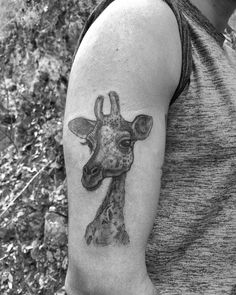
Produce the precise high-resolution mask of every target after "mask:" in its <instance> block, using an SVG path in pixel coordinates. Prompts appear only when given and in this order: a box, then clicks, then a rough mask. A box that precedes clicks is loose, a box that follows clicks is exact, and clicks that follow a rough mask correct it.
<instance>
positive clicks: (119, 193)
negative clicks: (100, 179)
mask: <svg viewBox="0 0 236 295" xmlns="http://www.w3.org/2000/svg"><path fill="white" fill-rule="evenodd" d="M126 175H127V174H126V172H124V173H123V174H121V175H119V176H113V177H112V180H111V182H110V185H109V188H108V190H107V193H106V197H105V198H104V200H103V202H102V205H101V206H100V208H99V209H98V211H97V214H96V217H98V216H100V215H101V214H102V213H104V211H106V210H108V208H109V207H110V206H111V207H113V208H114V207H115V208H116V210H117V211H122V212H121V213H122V215H123V208H124V204H125V180H126Z"/></svg>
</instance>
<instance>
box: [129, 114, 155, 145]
mask: <svg viewBox="0 0 236 295" xmlns="http://www.w3.org/2000/svg"><path fill="white" fill-rule="evenodd" d="M152 125H153V119H152V117H150V116H147V115H139V116H137V117H136V118H135V119H134V121H133V122H132V128H133V132H134V137H135V140H144V139H146V138H147V137H148V135H149V133H150V132H151V130H152Z"/></svg>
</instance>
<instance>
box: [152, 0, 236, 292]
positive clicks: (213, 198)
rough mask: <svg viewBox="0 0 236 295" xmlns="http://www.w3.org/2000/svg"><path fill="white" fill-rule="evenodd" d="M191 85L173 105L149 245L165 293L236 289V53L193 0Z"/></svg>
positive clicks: (180, 0) (184, 8)
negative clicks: (156, 208)
mask: <svg viewBox="0 0 236 295" xmlns="http://www.w3.org/2000/svg"><path fill="white" fill-rule="evenodd" d="M171 2H172V3H173V2H175V3H176V5H175V7H177V8H178V9H179V10H180V11H181V13H182V15H183V16H184V18H185V20H186V22H187V24H188V28H189V36H190V40H191V52H192V71H191V76H190V84H189V85H188V88H187V89H185V91H184V92H183V93H182V94H181V95H180V96H179V97H178V99H177V100H176V101H175V102H174V103H173V104H172V105H171V107H170V108H169V114H168V122H167V138H166V154H165V162H164V166H163V176H162V187H161V196H160V203H159V208H158V212H157V217H156V221H155V225H154V229H153V232H152V234H151V236H150V240H149V243H148V247H147V265H148V270H149V273H150V276H151V278H152V280H153V282H154V284H155V285H156V286H157V289H158V290H159V291H160V294H161V295H176V294H179V295H191V294H196V295H199V294H204V295H222V294H229V295H233V294H234V295H235V294H236V53H235V51H234V50H233V49H231V48H229V47H228V46H227V45H225V44H223V43H224V37H223V35H221V34H218V33H217V32H216V30H215V28H214V27H213V26H212V24H210V23H209V21H208V20H207V19H206V18H205V17H204V16H203V15H202V14H201V12H200V11H199V10H198V9H197V8H196V7H194V6H193V5H192V4H191V3H190V2H189V1H186V0H177V1H171Z"/></svg>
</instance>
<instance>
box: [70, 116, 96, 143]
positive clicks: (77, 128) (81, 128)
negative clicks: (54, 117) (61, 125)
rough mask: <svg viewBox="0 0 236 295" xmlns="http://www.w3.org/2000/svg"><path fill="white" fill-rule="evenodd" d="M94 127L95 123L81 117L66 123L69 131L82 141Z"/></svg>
mask: <svg viewBox="0 0 236 295" xmlns="http://www.w3.org/2000/svg"><path fill="white" fill-rule="evenodd" d="M95 125H96V122H95V121H92V120H88V119H85V118H82V117H79V118H75V119H73V120H71V121H70V122H69V123H68V127H69V129H70V131H71V132H72V133H74V134H75V135H76V136H78V137H80V138H82V139H85V138H86V137H87V135H88V134H89V133H91V132H92V131H93V129H94V127H95Z"/></svg>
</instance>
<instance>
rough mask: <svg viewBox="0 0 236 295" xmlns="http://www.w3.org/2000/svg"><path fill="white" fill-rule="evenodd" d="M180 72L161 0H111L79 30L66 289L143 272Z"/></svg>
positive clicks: (71, 98)
mask: <svg viewBox="0 0 236 295" xmlns="http://www.w3.org/2000/svg"><path fill="white" fill-rule="evenodd" d="M173 48H174V50H173ZM180 71H181V45H180V39H179V33H178V26H177V22H176V20H175V18H174V15H173V13H172V12H171V10H170V9H169V7H167V5H166V4H164V3H163V2H162V1H156V0H155V1H154V0H141V1H136V2H135V1H134V0H130V1H127V0H120V1H114V3H112V4H111V5H110V6H109V7H108V8H107V9H106V10H105V11H104V12H103V13H102V15H101V16H100V17H99V18H98V19H97V20H96V22H95V23H94V24H93V25H92V27H91V28H90V29H89V31H88V32H87V34H86V35H85V37H84V40H83V42H82V44H81V46H80V48H79V51H78V53H77V55H76V58H75V61H74V64H73V67H72V71H71V76H70V83H69V89H68V96H67V106H66V112H65V126H64V148H65V157H66V168H67V181H68V193H69V220H70V222H69V257H70V265H69V271H68V278H67V279H68V285H70V286H69V288H71V290H72V289H74V290H75V291H76V292H81V294H83V293H82V292H83V290H82V289H84V290H95V289H96V288H98V289H99V290H100V292H101V293H102V294H106V288H107V289H108V290H109V289H110V288H111V286H112V288H114V290H113V294H120V293H118V291H117V290H118V289H119V292H121V294H122V292H123V294H138V293H137V290H133V292H132V291H131V289H130V286H129V285H128V284H129V283H128V282H130V281H133V282H134V281H136V285H138V283H137V282H138V281H139V280H142V279H143V278H144V277H145V275H146V268H145V259H144V251H145V246H146V242H147V238H148V235H149V233H150V230H151V228H152V225H153V221H154V218H155V212H156V208H157V203H158V195H159V189H160V178H161V166H162V163H163V157H164V147H165V126H166V122H165V117H166V114H167V110H168V105H169V102H170V99H171V97H172V95H173V93H174V91H175V89H176V87H177V85H178V82H179V77H180ZM81 143H82V144H81ZM109 277H111V278H114V277H116V278H117V286H114V282H109ZM88 282H89V283H88ZM77 284H78V285H77ZM88 285H89V286H90V287H88ZM83 286H84V287H83ZM103 288H104V289H103ZM122 288H123V289H122ZM127 288H128V289H129V290H130V293H128V291H127V290H128V289H127ZM79 289H80V290H79ZM121 289H122V290H121ZM110 290H111V289H110ZM89 292H90V291H89ZM116 292H117V293H116ZM79 294H80V293H79ZM89 294H90V293H89ZM91 294H92V291H91ZM96 294H98V293H96ZM99 294H100V293H99ZM140 294H141V293H140Z"/></svg>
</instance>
